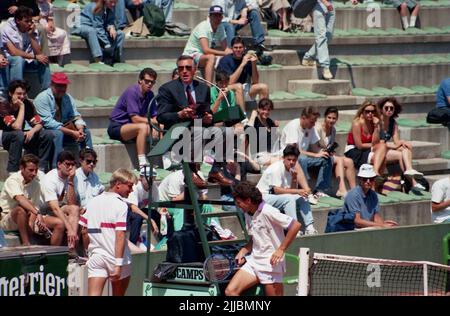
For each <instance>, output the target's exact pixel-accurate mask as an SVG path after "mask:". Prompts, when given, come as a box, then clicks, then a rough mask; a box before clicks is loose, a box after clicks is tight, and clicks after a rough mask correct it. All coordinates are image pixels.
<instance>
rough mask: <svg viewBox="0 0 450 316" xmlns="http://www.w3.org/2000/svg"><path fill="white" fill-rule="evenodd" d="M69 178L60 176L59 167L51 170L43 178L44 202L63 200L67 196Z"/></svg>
mask: <svg viewBox="0 0 450 316" xmlns="http://www.w3.org/2000/svg"><path fill="white" fill-rule="evenodd" d="M66 192H67V180H65V179H62V178H60V177H59V176H58V169H56V168H55V169H53V170H50V171H49V172H48V173H47V174H46V175H45V176H44V178H43V179H42V195H43V198H44V202H45V203H48V202H49V201H58V202H61V201H63V200H64V199H65V198H66Z"/></svg>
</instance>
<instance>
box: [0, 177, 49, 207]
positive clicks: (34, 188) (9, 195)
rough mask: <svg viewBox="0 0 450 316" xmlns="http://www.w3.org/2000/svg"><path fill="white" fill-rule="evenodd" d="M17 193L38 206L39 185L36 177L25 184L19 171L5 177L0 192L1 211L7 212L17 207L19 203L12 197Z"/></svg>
mask: <svg viewBox="0 0 450 316" xmlns="http://www.w3.org/2000/svg"><path fill="white" fill-rule="evenodd" d="M18 195H23V196H24V197H25V198H27V199H28V200H30V201H31V203H32V204H33V205H34V206H39V202H40V195H41V187H40V184H39V181H38V179H37V178H34V179H33V181H31V182H30V183H27V184H25V183H24V179H23V176H22V173H21V172H20V171H18V172H15V173H13V174H12V175H10V176H9V177H8V179H6V181H5V184H4V186H3V189H2V192H1V193H0V207H1V208H2V213H3V214H7V213H9V212H10V211H11V210H12V209H14V208H15V207H17V206H18V205H19V203H18V202H17V201H16V200H15V199H14V197H16V196H18Z"/></svg>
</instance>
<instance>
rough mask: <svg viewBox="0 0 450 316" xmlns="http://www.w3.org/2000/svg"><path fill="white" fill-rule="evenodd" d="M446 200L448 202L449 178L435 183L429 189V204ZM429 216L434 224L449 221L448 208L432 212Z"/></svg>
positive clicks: (449, 198) (449, 191)
mask: <svg viewBox="0 0 450 316" xmlns="http://www.w3.org/2000/svg"><path fill="white" fill-rule="evenodd" d="M447 200H450V177H446V178H444V179H441V180H438V181H436V182H435V183H434V184H433V186H432V187H431V202H434V203H442V202H444V201H447ZM431 215H432V217H433V222H435V223H442V222H444V221H447V220H450V206H449V207H447V208H446V209H443V210H440V211H438V212H432V213H431Z"/></svg>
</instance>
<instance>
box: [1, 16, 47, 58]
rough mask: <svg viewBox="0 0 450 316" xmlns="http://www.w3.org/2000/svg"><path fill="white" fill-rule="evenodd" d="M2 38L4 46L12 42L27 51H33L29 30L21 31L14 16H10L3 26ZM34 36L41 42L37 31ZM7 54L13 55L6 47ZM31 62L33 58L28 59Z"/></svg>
mask: <svg viewBox="0 0 450 316" xmlns="http://www.w3.org/2000/svg"><path fill="white" fill-rule="evenodd" d="M0 34H1V40H2V42H3V45H4V47H5V48H6V43H11V44H13V45H14V47H16V48H17V49H20V50H21V51H24V52H26V53H32V52H33V48H32V47H31V39H30V36H29V35H28V33H27V32H25V33H21V32H20V31H19V29H18V27H17V24H16V22H15V20H14V18H9V19H8V21H7V22H6V24H5V25H4V26H3V27H2V29H1V31H0ZM33 38H34V39H35V40H36V41H37V42H39V37H38V34H37V31H35V32H34V33H33ZM6 55H7V56H11V54H10V53H9V52H8V50H7V49H6ZM27 61H28V62H31V61H32V60H27Z"/></svg>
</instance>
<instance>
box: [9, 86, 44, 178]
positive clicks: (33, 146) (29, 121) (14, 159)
mask: <svg viewBox="0 0 450 316" xmlns="http://www.w3.org/2000/svg"><path fill="white" fill-rule="evenodd" d="M8 90H9V95H8V100H4V102H1V101H0V117H1V120H0V129H1V130H2V131H3V133H2V135H1V141H2V145H3V148H4V149H6V150H7V151H8V153H9V157H8V165H7V167H6V170H7V171H8V172H10V173H11V172H16V171H18V170H19V162H20V157H22V149H25V152H26V153H32V154H35V155H36V156H38V157H39V158H40V160H39V169H40V170H41V171H42V172H44V173H45V172H47V171H48V170H50V167H51V161H52V158H53V157H52V153H53V134H52V133H51V132H49V131H46V130H45V129H43V126H42V120H41V117H40V116H39V115H37V114H36V110H35V108H34V105H33V103H32V102H31V101H30V100H29V99H28V98H27V90H28V84H27V83H26V82H25V81H22V80H14V81H12V82H11V83H10V85H9V88H8Z"/></svg>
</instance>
